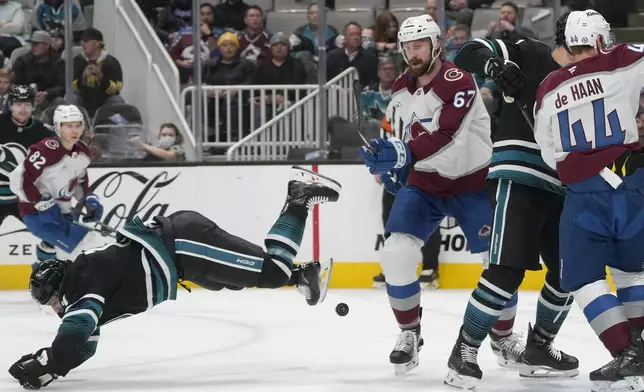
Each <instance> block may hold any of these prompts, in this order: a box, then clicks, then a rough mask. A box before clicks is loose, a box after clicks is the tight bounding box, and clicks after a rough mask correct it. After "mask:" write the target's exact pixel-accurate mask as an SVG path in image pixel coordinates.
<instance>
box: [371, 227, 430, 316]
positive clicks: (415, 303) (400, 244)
mask: <svg viewBox="0 0 644 392" xmlns="http://www.w3.org/2000/svg"><path fill="white" fill-rule="evenodd" d="M422 246H423V241H422V240H421V239H419V238H417V237H414V236H412V235H409V234H403V233H392V234H391V236H389V238H387V240H386V241H385V247H384V248H383V250H382V253H381V256H380V257H381V260H380V263H381V265H382V271H383V273H384V274H385V282H386V283H387V285H386V287H387V295H388V296H389V304H390V305H391V309H392V310H393V312H394V316H395V317H396V321H397V322H398V326H399V327H400V329H413V328H416V327H417V326H418V325H419V324H420V282H419V281H418V275H416V268H417V266H418V262H419V261H420V260H421V258H422V254H421V252H420V248H421V247H422Z"/></svg>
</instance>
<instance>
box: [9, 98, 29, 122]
mask: <svg viewBox="0 0 644 392" xmlns="http://www.w3.org/2000/svg"><path fill="white" fill-rule="evenodd" d="M33 112H34V105H33V104H32V103H31V102H14V103H13V105H11V116H12V117H13V118H14V119H15V120H16V121H18V122H19V123H26V122H27V121H28V120H29V118H30V117H31V114H32V113H33Z"/></svg>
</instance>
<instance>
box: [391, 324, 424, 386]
mask: <svg viewBox="0 0 644 392" xmlns="http://www.w3.org/2000/svg"><path fill="white" fill-rule="evenodd" d="M422 347H423V338H422V337H421V335H420V325H419V326H417V327H416V328H414V329H403V330H401V331H400V335H399V336H398V341H397V342H396V346H394V349H393V350H392V351H391V354H389V362H391V363H392V364H393V365H394V373H395V374H396V375H397V376H402V375H403V374H405V373H407V372H409V371H410V370H412V369H414V368H415V367H416V366H418V362H419V359H418V353H419V352H420V349H421V348H422Z"/></svg>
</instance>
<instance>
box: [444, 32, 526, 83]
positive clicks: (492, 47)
mask: <svg viewBox="0 0 644 392" xmlns="http://www.w3.org/2000/svg"><path fill="white" fill-rule="evenodd" d="M492 58H495V59H497V60H498V61H500V63H501V64H503V63H505V62H506V61H511V62H513V63H515V64H517V65H518V66H519V67H520V66H521V48H520V46H519V44H516V43H513V42H510V41H503V40H500V39H494V40H488V39H481V38H476V39H473V40H470V41H467V42H466V43H464V44H463V46H461V48H460V49H459V50H458V52H457V53H456V57H454V64H456V65H458V67H459V68H461V69H463V70H465V71H467V72H470V73H475V74H478V75H482V76H490V74H489V73H488V72H489V70H488V69H487V68H489V65H490V59H492Z"/></svg>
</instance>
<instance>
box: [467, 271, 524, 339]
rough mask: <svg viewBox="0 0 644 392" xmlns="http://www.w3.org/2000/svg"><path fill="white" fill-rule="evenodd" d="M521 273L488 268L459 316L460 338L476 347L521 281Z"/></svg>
mask: <svg viewBox="0 0 644 392" xmlns="http://www.w3.org/2000/svg"><path fill="white" fill-rule="evenodd" d="M524 275H525V271H523V270H519V269H515V268H509V267H502V266H498V265H490V266H489V268H488V269H486V270H484V271H483V274H482V275H481V279H480V280H479V283H478V285H477V287H476V289H475V290H474V291H473V292H472V295H471V296H470V299H469V301H468V304H467V308H466V309H465V316H464V317H463V337H464V338H465V339H466V340H467V341H468V342H469V343H470V344H473V345H480V344H481V342H483V340H485V337H486V336H487V335H488V333H490V331H491V330H492V327H493V326H494V324H495V323H496V322H497V320H498V319H499V316H500V315H501V313H502V312H503V309H504V308H505V307H506V304H507V303H508V302H510V301H511V300H512V297H513V293H515V292H516V291H517V289H518V288H519V285H521V282H522V281H523V276H524Z"/></svg>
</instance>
